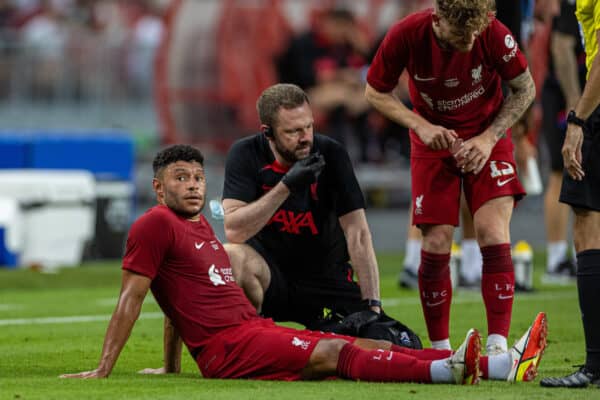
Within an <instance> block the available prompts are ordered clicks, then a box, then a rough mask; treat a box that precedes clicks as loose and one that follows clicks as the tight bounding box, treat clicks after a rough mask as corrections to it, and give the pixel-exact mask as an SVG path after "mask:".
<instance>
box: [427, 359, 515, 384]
mask: <svg viewBox="0 0 600 400" xmlns="http://www.w3.org/2000/svg"><path fill="white" fill-rule="evenodd" d="M511 365H512V357H511V355H510V353H509V352H506V353H501V354H498V355H495V356H488V379H490V380H501V381H503V380H506V378H508V374H509V373H510V367H511ZM432 376H433V375H432Z"/></svg>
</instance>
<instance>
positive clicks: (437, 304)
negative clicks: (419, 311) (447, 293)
mask: <svg viewBox="0 0 600 400" xmlns="http://www.w3.org/2000/svg"><path fill="white" fill-rule="evenodd" d="M445 302H446V299H444V300H440V301H438V302H437V303H430V302H426V303H425V305H426V306H427V307H435V306H439V305H440V304H444V303H445Z"/></svg>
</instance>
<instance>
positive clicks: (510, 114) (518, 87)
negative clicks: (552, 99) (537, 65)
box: [489, 69, 535, 140]
mask: <svg viewBox="0 0 600 400" xmlns="http://www.w3.org/2000/svg"><path fill="white" fill-rule="evenodd" d="M508 86H509V87H510V89H511V93H510V94H509V95H508V97H507V98H506V99H505V100H504V104H502V108H501V109H500V112H499V113H498V115H497V116H496V118H495V119H494V121H493V122H492V124H491V126H490V128H489V129H491V130H492V131H493V132H494V135H495V137H496V140H500V139H501V138H502V137H503V136H504V135H505V133H506V130H507V129H508V128H510V127H511V126H513V125H514V124H515V123H516V122H517V121H518V120H519V118H521V116H522V115H523V114H524V113H525V111H527V108H529V106H530V105H531V103H532V102H533V99H534V98H535V85H534V83H533V78H532V77H531V73H530V72H529V69H527V70H526V71H525V72H523V73H522V74H521V75H519V76H517V77H516V78H515V79H513V80H511V81H509V82H508Z"/></svg>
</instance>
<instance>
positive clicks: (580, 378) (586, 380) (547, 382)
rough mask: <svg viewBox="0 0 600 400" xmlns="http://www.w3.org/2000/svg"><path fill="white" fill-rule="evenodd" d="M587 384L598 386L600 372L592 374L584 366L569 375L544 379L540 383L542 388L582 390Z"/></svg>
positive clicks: (599, 383)
mask: <svg viewBox="0 0 600 400" xmlns="http://www.w3.org/2000/svg"><path fill="white" fill-rule="evenodd" d="M589 384H592V385H600V371H597V372H592V371H590V370H589V369H587V368H586V367H585V366H582V367H581V368H579V370H578V371H575V372H573V373H572V374H571V375H567V376H563V377H560V378H544V379H542V380H541V381H540V385H541V386H544V387H561V388H584V387H587V386H588V385H589Z"/></svg>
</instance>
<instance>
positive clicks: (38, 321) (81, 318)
mask: <svg viewBox="0 0 600 400" xmlns="http://www.w3.org/2000/svg"><path fill="white" fill-rule="evenodd" d="M111 316H112V314H106V315H74V316H67V317H46V318H17V319H0V326H8V325H47V324H72V323H80V322H98V321H108V320H110V317H111ZM163 317H164V314H163V313H162V312H150V313H142V314H140V317H139V318H138V319H159V318H163Z"/></svg>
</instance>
